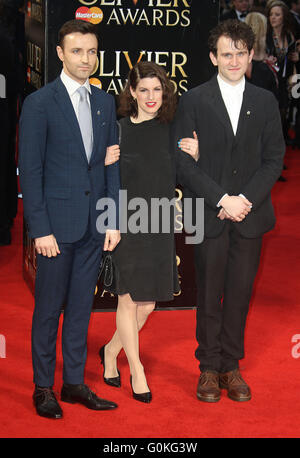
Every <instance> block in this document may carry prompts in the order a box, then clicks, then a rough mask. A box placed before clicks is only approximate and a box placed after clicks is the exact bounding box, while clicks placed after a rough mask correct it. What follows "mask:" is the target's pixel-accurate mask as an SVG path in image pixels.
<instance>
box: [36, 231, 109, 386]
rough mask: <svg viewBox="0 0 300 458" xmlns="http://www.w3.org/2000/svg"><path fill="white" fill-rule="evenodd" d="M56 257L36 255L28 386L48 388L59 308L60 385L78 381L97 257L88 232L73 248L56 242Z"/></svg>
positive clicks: (99, 247) (98, 247) (97, 248)
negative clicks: (29, 382)
mask: <svg viewBox="0 0 300 458" xmlns="http://www.w3.org/2000/svg"><path fill="white" fill-rule="evenodd" d="M58 245H59V248H60V251H61V254H59V255H57V257H53V258H47V257H45V256H42V255H37V275H36V283H35V310H34V314H33V322H32V358H33V371H34V383H36V384H37V385H39V386H52V385H53V384H54V372H55V362H56V340H57V331H58V326H59V317H60V312H61V309H62V306H63V304H65V309H64V317H63V328H62V352H63V361H64V363H63V380H64V382H65V383H70V384H80V383H83V380H84V367H85V361H86V353H87V332H88V325H89V319H90V314H91V310H92V305H93V299H94V292H95V287H96V282H97V275H98V270H99V265H100V260H101V254H102V245H103V243H100V242H99V240H95V239H93V238H92V236H91V234H90V231H88V232H87V233H86V234H85V236H84V237H83V238H82V239H81V240H79V241H78V242H75V243H59V244H58Z"/></svg>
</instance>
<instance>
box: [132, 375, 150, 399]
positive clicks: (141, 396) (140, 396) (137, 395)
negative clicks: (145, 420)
mask: <svg viewBox="0 0 300 458" xmlns="http://www.w3.org/2000/svg"><path fill="white" fill-rule="evenodd" d="M130 385H131V389H132V396H133V399H135V400H136V401H140V402H145V403H147V404H149V402H151V401H152V393H151V391H147V393H135V392H134V391H133V387H132V376H130Z"/></svg>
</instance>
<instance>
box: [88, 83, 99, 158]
mask: <svg viewBox="0 0 300 458" xmlns="http://www.w3.org/2000/svg"><path fill="white" fill-rule="evenodd" d="M91 90H92V94H91V95H90V103H91V114H92V122H93V152H92V156H91V160H92V159H93V156H94V154H95V151H96V150H97V145H98V142H99V136H100V126H101V124H100V122H101V118H102V110H101V107H100V103H99V98H98V97H97V95H96V94H97V92H96V91H98V92H99V89H96V88H94V87H93V86H91Z"/></svg>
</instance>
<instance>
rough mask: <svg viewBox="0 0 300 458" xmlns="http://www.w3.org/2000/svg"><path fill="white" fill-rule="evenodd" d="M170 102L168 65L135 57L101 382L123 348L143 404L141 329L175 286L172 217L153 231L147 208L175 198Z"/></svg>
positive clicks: (112, 374) (190, 145)
mask: <svg viewBox="0 0 300 458" xmlns="http://www.w3.org/2000/svg"><path fill="white" fill-rule="evenodd" d="M175 100H176V99H175V95H174V87H173V84H172V82H171V81H170V80H169V79H168V77H167V75H166V73H165V70H164V69H163V68H162V67H161V66H159V65H157V64H155V63H153V62H140V63H138V64H137V65H135V67H133V69H132V70H131V71H130V73H129V75H128V82H127V85H126V88H125V90H124V92H123V94H122V95H121V97H120V109H119V113H120V114H121V115H123V116H125V117H124V118H123V119H121V121H120V138H121V141H120V150H121V154H120V171H121V185H122V186H121V187H122V189H123V190H126V191H127V201H128V210H127V222H128V229H127V232H125V233H122V235H121V242H120V243H119V245H118V247H117V248H116V250H115V251H114V253H113V258H114V265H115V268H116V272H117V275H116V283H117V284H116V287H115V289H114V292H115V293H116V294H118V308H117V316H116V324H117V330H116V332H115V334H114V335H113V337H112V339H111V340H110V342H108V343H107V344H106V345H104V346H103V347H101V349H100V351H99V354H100V357H101V362H102V364H103V366H104V372H103V377H104V381H105V382H106V383H107V384H109V385H111V386H117V387H119V386H120V385H121V379H120V373H119V371H118V369H117V356H118V354H119V352H120V351H121V349H122V348H124V350H125V353H126V356H127V359H128V363H129V367H130V374H131V376H130V382H131V387H132V394H133V397H134V399H136V400H138V401H141V402H147V403H148V402H150V401H151V399H152V395H151V391H150V389H149V387H148V384H147V380H146V376H145V373H144V367H143V365H142V363H141V361H140V357H139V337H138V333H139V331H140V329H141V328H142V327H143V325H144V324H145V322H146V320H147V318H148V316H149V314H150V313H151V312H152V311H153V310H154V307H155V302H156V301H170V300H172V299H173V294H174V293H175V292H177V291H179V284H178V277H177V268H176V254H175V243H174V223H173V218H172V215H171V217H170V218H169V222H170V227H169V230H168V231H167V232H164V231H162V227H161V221H160V224H159V225H158V230H157V229H156V231H153V226H154V225H156V223H157V222H158V221H157V219H156V218H154V217H153V215H152V214H151V211H150V209H151V204H152V202H153V198H154V199H162V198H166V199H168V201H170V200H172V199H173V198H174V196H175V171H174V169H173V165H172V161H171V155H170V141H169V122H170V121H171V119H172V117H173V115H174V111H175V106H176V102H175ZM181 148H182V149H183V150H185V151H186V152H188V153H189V154H191V155H192V156H194V157H195V156H196V155H197V150H198V142H197V140H196V139H195V138H194V139H192V138H191V139H184V140H183V141H182V145H181ZM114 149H115V151H116V150H117V149H118V146H116V145H114V146H112V147H111V151H112V157H113V154H114V153H113V150H114ZM136 198H138V199H142V200H143V202H144V203H146V204H147V206H146V208H148V211H147V212H146V214H145V213H144V214H143V215H142V217H141V218H139V217H138V215H137V211H136V209H138V212H139V211H141V208H142V207H139V205H140V203H138V201H137V200H136V201H134V200H133V199H136ZM135 203H136V204H137V207H135V206H134V205H133V204H135ZM131 204H132V205H133V207H130V205H131ZM171 213H172V212H171ZM172 224H173V225H172ZM151 228H152V230H151ZM122 232H123V231H122Z"/></svg>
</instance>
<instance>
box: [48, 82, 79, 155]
mask: <svg viewBox="0 0 300 458" xmlns="http://www.w3.org/2000/svg"><path fill="white" fill-rule="evenodd" d="M54 98H55V100H56V103H57V105H58V106H59V108H60V110H61V111H62V113H63V115H64V117H65V119H66V121H67V123H68V125H69V126H70V129H71V131H72V132H73V135H74V138H75V139H76V143H77V144H78V145H80V150H81V153H82V155H83V157H84V159H85V160H86V161H87V157H86V153H85V148H84V144H83V141H82V136H81V132H80V127H79V124H78V120H77V117H76V114H75V111H74V108H73V105H72V102H71V99H70V97H69V94H68V91H67V89H66V88H65V86H64V84H63V82H62V81H61V79H60V78H57V79H56V85H55V92H54Z"/></svg>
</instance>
